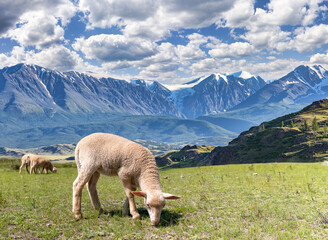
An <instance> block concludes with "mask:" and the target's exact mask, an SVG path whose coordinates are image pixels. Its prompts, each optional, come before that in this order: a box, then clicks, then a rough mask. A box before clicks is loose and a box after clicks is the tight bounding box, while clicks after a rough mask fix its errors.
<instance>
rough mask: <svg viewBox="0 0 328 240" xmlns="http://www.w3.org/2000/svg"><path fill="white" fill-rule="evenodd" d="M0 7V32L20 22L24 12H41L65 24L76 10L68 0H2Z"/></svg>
mask: <svg viewBox="0 0 328 240" xmlns="http://www.w3.org/2000/svg"><path fill="white" fill-rule="evenodd" d="M0 9H1V14H0V34H2V33H5V32H6V31H7V30H9V29H10V28H13V27H15V25H16V24H17V23H20V22H21V19H20V18H21V17H22V16H23V15H24V14H25V13H30V12H43V13H45V14H46V15H48V16H49V15H50V16H55V17H57V18H60V19H61V21H62V24H63V25H66V24H67V23H68V22H69V19H70V18H71V17H73V16H74V15H75V13H76V11H77V8H76V7H75V6H74V4H73V3H72V2H71V1H69V0H44V1H40V0H15V1H12V0H2V1H0Z"/></svg>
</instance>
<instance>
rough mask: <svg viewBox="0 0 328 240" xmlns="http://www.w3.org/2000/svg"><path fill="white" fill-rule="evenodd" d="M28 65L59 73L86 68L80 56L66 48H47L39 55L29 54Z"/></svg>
mask: <svg viewBox="0 0 328 240" xmlns="http://www.w3.org/2000/svg"><path fill="white" fill-rule="evenodd" d="M26 63H31V64H36V65H40V66H43V67H47V68H50V69H55V70H59V71H67V70H73V69H75V70H77V69H83V68H85V67H86V65H85V64H84V62H83V60H82V59H81V58H80V56H79V55H78V54H77V53H76V52H73V51H71V50H69V49H67V48H65V47H64V46H54V47H50V48H46V49H45V50H42V51H40V52H38V53H34V52H28V55H27V58H26Z"/></svg>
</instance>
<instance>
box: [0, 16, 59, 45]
mask: <svg viewBox="0 0 328 240" xmlns="http://www.w3.org/2000/svg"><path fill="white" fill-rule="evenodd" d="M22 21H23V22H22V23H21V25H20V27H19V28H16V29H14V30H10V31H8V33H7V34H6V35H5V36H6V37H9V38H11V39H14V40H16V41H17V42H18V43H19V44H20V45H21V46H36V48H38V49H42V48H45V47H49V46H51V45H53V44H59V43H60V42H62V41H63V40H64V29H63V28H62V27H60V26H59V25H57V22H58V20H57V19H56V18H55V17H53V16H47V15H44V13H38V14H36V13H27V14H24V16H23V17H22Z"/></svg>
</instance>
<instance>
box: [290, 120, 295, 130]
mask: <svg viewBox="0 0 328 240" xmlns="http://www.w3.org/2000/svg"><path fill="white" fill-rule="evenodd" d="M290 126H291V127H292V128H294V127H295V126H294V122H293V119H292V120H290Z"/></svg>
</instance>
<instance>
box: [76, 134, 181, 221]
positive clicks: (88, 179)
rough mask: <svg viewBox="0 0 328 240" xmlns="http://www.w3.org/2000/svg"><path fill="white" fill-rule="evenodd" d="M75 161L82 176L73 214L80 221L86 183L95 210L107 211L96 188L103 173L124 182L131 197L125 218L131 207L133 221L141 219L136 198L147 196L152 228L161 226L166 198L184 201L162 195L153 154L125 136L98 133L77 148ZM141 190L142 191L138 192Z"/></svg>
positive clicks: (166, 194)
mask: <svg viewBox="0 0 328 240" xmlns="http://www.w3.org/2000/svg"><path fill="white" fill-rule="evenodd" d="M75 162H76V165H77V170H78V176H77V178H76V180H75V181H74V183H73V212H74V214H75V217H76V218H77V219H81V218H82V214H81V197H82V189H83V186H84V185H85V184H86V183H87V189H88V192H89V196H90V199H91V202H92V205H93V207H94V208H95V209H96V210H99V212H100V213H101V212H103V210H102V208H101V206H100V202H99V198H98V194H97V189H96V184H97V181H98V179H99V177H100V174H105V175H108V176H113V175H117V176H118V177H119V178H120V179H121V181H122V184H123V187H124V190H125V193H126V196H127V198H126V200H125V203H124V205H123V211H122V213H123V215H124V216H126V215H128V209H129V208H130V213H131V215H132V218H133V219H140V215H139V213H138V212H137V208H136V205H135V202H134V195H136V196H140V197H144V199H145V204H146V208H147V210H148V213H149V216H150V220H151V224H152V225H157V224H158V223H159V221H160V217H161V211H162V208H163V207H164V206H165V199H178V198H180V197H178V196H174V195H172V194H168V193H163V192H162V190H161V187H160V181H159V175H158V170H157V166H156V162H155V158H154V156H153V155H152V153H151V152H150V151H149V150H148V149H147V148H145V147H143V146H141V145H140V144H137V143H135V142H132V141H130V140H128V139H125V138H123V137H120V136H116V135H113V134H107V133H94V134H91V135H89V136H87V137H85V138H83V139H82V140H81V141H80V142H79V143H78V144H77V146H76V149H75ZM137 187H140V188H141V190H142V191H140V192H136V191H135V190H136V189H137Z"/></svg>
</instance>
